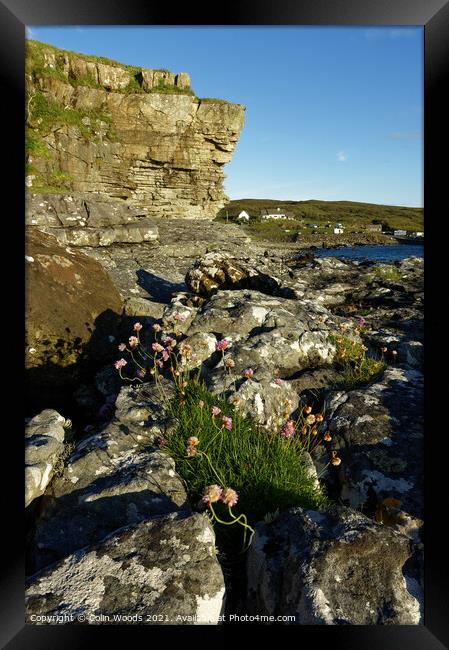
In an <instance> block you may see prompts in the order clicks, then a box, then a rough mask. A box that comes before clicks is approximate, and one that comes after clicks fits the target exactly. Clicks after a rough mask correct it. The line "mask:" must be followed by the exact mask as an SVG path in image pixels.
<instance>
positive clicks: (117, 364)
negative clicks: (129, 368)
mask: <svg viewBox="0 0 449 650" xmlns="http://www.w3.org/2000/svg"><path fill="white" fill-rule="evenodd" d="M126 364H127V361H125V359H119V360H118V361H116V362H115V364H114V365H115V367H116V368H117V370H120V368H123V367H124V366H126Z"/></svg>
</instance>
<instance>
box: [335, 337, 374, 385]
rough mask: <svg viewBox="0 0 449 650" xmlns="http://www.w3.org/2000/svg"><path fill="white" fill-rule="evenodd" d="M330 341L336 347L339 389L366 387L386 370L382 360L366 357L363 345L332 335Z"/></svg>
mask: <svg viewBox="0 0 449 650" xmlns="http://www.w3.org/2000/svg"><path fill="white" fill-rule="evenodd" d="M329 338H330V341H331V342H332V343H333V344H334V345H335V346H336V348H337V350H336V355H335V360H334V363H335V365H336V368H337V370H338V371H339V373H340V379H339V381H338V382H337V386H336V387H337V388H339V389H340V390H355V389H357V388H360V387H362V386H366V384H368V383H369V382H371V381H372V380H373V379H375V378H376V377H379V376H380V375H381V373H382V372H383V371H384V370H385V368H386V363H385V362H384V361H383V360H382V359H375V358H373V357H370V356H367V355H366V350H364V349H363V345H362V344H360V343H358V342H357V341H353V340H352V339H350V338H347V337H345V336H336V335H331V336H330V337H329Z"/></svg>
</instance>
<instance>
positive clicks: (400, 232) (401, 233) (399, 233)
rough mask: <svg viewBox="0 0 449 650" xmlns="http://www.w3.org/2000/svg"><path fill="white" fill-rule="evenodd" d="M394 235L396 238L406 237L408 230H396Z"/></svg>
mask: <svg viewBox="0 0 449 650" xmlns="http://www.w3.org/2000/svg"><path fill="white" fill-rule="evenodd" d="M393 235H394V236H395V237H405V236H406V235H407V231H406V230H395V231H394V232H393Z"/></svg>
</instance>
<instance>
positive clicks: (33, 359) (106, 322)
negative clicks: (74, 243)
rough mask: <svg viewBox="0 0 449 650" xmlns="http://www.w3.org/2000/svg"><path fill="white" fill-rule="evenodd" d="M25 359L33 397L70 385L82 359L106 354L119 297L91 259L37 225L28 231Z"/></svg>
mask: <svg viewBox="0 0 449 650" xmlns="http://www.w3.org/2000/svg"><path fill="white" fill-rule="evenodd" d="M25 264H26V314H25V315H26V323H25V325H26V341H25V345H26V348H25V363H26V368H27V382H28V385H29V387H30V389H31V390H30V392H31V397H30V399H33V398H38V397H39V396H42V398H43V396H44V395H45V394H46V393H48V402H47V404H48V405H53V402H54V394H55V393H58V391H62V390H63V389H64V387H65V388H66V390H67V389H68V388H67V387H69V386H72V387H73V386H74V384H75V382H76V381H77V380H79V375H80V372H81V370H80V363H81V361H82V360H83V361H84V360H87V359H89V360H95V361H96V362H99V361H101V360H106V359H107V358H110V355H111V354H112V351H113V349H114V347H115V345H116V343H115V345H114V342H115V339H114V332H115V330H116V328H117V319H118V317H119V315H120V314H121V311H122V300H121V298H120V295H119V294H118V292H117V290H116V288H115V287H114V285H113V284H112V282H111V280H110V279H109V276H108V275H107V273H106V272H105V271H104V269H103V268H102V267H101V266H100V265H99V264H98V263H97V262H95V260H93V259H91V258H89V257H87V256H86V255H83V254H82V253H80V252H75V251H73V250H71V249H70V248H64V247H63V246H61V245H60V244H59V243H58V242H57V241H56V240H55V239H54V238H53V237H52V236H51V235H47V234H45V233H42V232H40V231H38V230H35V229H28V230H27V233H26V255H25Z"/></svg>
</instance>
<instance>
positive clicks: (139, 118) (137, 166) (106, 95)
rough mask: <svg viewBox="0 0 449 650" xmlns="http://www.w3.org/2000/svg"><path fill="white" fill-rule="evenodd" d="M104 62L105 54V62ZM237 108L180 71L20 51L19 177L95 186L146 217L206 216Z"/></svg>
mask: <svg viewBox="0 0 449 650" xmlns="http://www.w3.org/2000/svg"><path fill="white" fill-rule="evenodd" d="M111 63H113V62H111ZM244 110H245V109H244V107H243V106H241V105H239V104H231V103H228V102H225V101H223V100H207V101H204V100H201V99H199V98H197V97H195V95H194V94H193V92H192V91H191V89H190V80H189V77H188V75H186V74H185V73H180V74H178V75H174V74H173V73H170V72H167V71H160V70H143V69H140V68H131V67H130V66H120V65H119V64H114V65H109V64H105V63H102V62H101V61H98V60H95V57H87V56H83V55H74V54H72V53H66V52H63V51H60V50H56V49H55V48H51V47H48V48H47V47H45V46H44V45H43V44H40V43H29V44H28V51H27V126H28V128H29V131H28V134H27V142H28V161H27V162H28V167H29V169H28V175H27V185H28V187H29V188H31V189H35V190H36V191H38V192H40V191H43V188H46V187H51V188H53V189H65V190H69V191H72V192H73V191H75V192H84V193H90V194H96V195H97V196H98V194H101V196H102V200H104V199H105V198H106V199H107V198H108V197H109V198H119V199H126V200H128V201H129V202H131V203H133V204H136V205H140V206H145V207H146V208H148V214H149V215H154V216H169V217H190V218H212V217H214V216H215V215H216V213H217V212H218V210H219V209H220V208H221V207H223V205H224V204H225V199H226V197H225V195H224V192H223V187H222V185H223V178H224V174H223V166H224V165H225V163H227V162H229V160H230V159H231V156H232V153H233V151H234V148H235V146H236V143H237V141H238V138H239V134H240V131H241V129H242V127H243V117H244Z"/></svg>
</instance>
